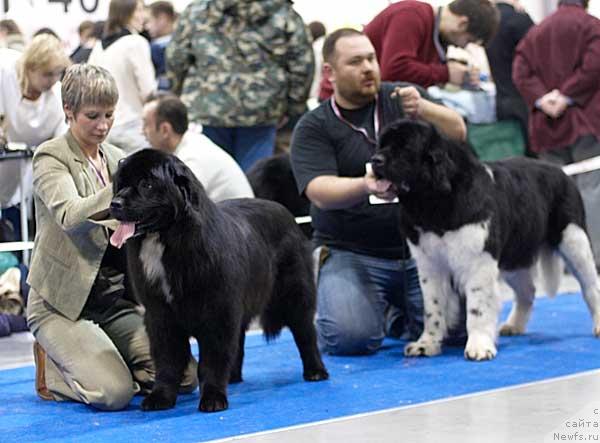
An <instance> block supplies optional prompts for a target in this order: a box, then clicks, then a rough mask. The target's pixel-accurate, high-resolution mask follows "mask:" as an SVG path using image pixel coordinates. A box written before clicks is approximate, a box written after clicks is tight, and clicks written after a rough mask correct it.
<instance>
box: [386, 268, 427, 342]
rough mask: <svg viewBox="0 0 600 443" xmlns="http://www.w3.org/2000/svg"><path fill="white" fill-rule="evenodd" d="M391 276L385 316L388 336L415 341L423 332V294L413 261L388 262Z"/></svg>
mask: <svg viewBox="0 0 600 443" xmlns="http://www.w3.org/2000/svg"><path fill="white" fill-rule="evenodd" d="M390 266H391V268H390V270H389V271H390V272H391V273H392V274H391V275H392V276H393V278H392V280H391V281H392V282H393V286H392V288H391V291H390V294H389V297H388V301H389V303H390V306H389V308H388V312H387V315H386V332H387V333H388V335H389V336H392V337H399V338H405V339H409V340H416V339H417V338H418V337H419V336H420V335H421V333H422V332H423V294H422V293H421V284H420V283H419V273H418V271H417V265H416V264H415V261H414V260H413V259H408V260H393V261H391V262H390Z"/></svg>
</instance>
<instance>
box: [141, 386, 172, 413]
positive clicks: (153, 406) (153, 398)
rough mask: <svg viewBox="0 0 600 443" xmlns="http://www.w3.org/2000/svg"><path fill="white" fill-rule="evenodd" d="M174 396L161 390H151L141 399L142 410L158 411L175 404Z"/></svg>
mask: <svg viewBox="0 0 600 443" xmlns="http://www.w3.org/2000/svg"><path fill="white" fill-rule="evenodd" d="M176 400H177V397H176V396H168V395H165V394H164V393H163V392H157V391H153V392H151V393H150V395H148V396H147V397H146V398H145V399H144V400H143V401H142V410H143V411H160V410H163V409H171V408H172V407H173V406H175V401H176Z"/></svg>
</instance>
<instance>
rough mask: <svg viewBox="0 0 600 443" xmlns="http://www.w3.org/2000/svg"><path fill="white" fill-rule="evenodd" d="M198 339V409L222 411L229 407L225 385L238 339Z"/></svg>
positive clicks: (235, 353)
mask: <svg viewBox="0 0 600 443" xmlns="http://www.w3.org/2000/svg"><path fill="white" fill-rule="evenodd" d="M236 330H238V329H237V328H236ZM198 338H199V343H200V349H201V353H202V357H201V358H202V362H201V364H199V365H198V379H199V380H202V388H201V390H202V393H201V398H200V404H199V405H198V409H199V410H200V411H202V412H217V411H222V410H224V409H227V408H228V407H229V403H228V401H227V383H228V382H229V378H230V374H231V369H232V365H233V364H234V363H235V362H234V360H235V357H236V355H237V348H238V337H237V336H235V337H234V336H229V337H227V338H225V337H221V339H222V341H218V340H214V339H207V337H206V336H205V337H198Z"/></svg>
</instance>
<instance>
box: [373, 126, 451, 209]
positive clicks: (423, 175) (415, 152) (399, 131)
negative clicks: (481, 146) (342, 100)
mask: <svg viewBox="0 0 600 443" xmlns="http://www.w3.org/2000/svg"><path fill="white" fill-rule="evenodd" d="M451 143H452V142H450V141H449V140H448V139H446V138H445V137H444V136H442V135H440V134H439V133H438V131H437V129H436V128H435V127H434V126H433V125H431V124H429V123H426V122H423V121H417V120H407V119H404V120H398V121H397V122H394V123H392V124H391V125H389V126H387V127H386V128H385V129H384V131H383V132H382V134H381V136H380V137H379V143H378V146H377V151H376V153H375V155H374V156H373V157H372V159H371V164H372V166H373V172H374V174H375V176H377V177H378V178H383V179H386V180H389V181H390V182H392V184H393V185H394V187H395V188H396V191H397V193H398V196H399V197H402V196H403V195H407V194H410V193H416V194H440V193H441V194H447V193H450V192H451V191H452V179H453V177H454V175H455V174H456V173H457V166H456V164H455V162H454V161H453V160H452V158H451V156H450V153H451V149H452V145H451Z"/></svg>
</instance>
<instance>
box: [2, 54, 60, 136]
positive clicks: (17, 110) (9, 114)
mask: <svg viewBox="0 0 600 443" xmlns="http://www.w3.org/2000/svg"><path fill="white" fill-rule="evenodd" d="M21 55H22V54H21V53H20V52H18V51H14V50H12V49H5V48H2V49H0V114H3V115H4V119H5V122H6V124H7V137H8V141H9V142H19V143H25V144H27V145H28V146H32V147H34V146H37V145H39V144H41V143H42V142H45V141H46V140H49V139H51V138H54V137H56V136H59V135H62V134H64V133H65V132H66V130H67V124H66V123H65V114H64V112H63V109H62V100H61V96H60V82H57V83H56V84H55V85H54V86H53V87H52V88H51V89H50V90H48V91H44V92H43V93H42V95H41V96H40V97H39V98H38V99H37V100H35V101H31V100H28V99H26V98H23V95H22V94H21V87H20V86H19V80H18V78H17V68H16V65H17V61H18V60H19V58H20V57H21Z"/></svg>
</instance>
